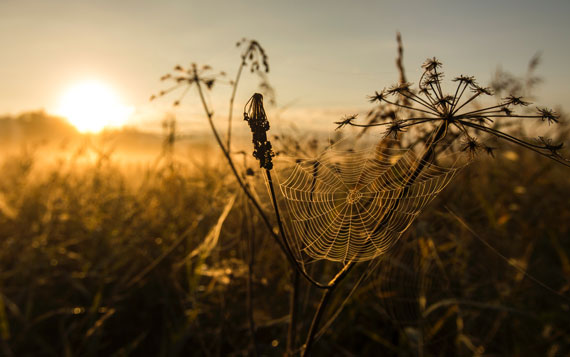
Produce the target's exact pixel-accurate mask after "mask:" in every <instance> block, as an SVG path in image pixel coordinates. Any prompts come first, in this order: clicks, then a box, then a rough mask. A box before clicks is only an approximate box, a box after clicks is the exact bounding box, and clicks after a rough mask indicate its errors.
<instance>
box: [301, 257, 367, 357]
mask: <svg viewBox="0 0 570 357" xmlns="http://www.w3.org/2000/svg"><path fill="white" fill-rule="evenodd" d="M355 264H356V263H355V262H354V260H352V261H350V262H349V263H348V264H347V265H345V266H344V268H343V269H342V270H341V271H340V272H339V273H338V274H337V275H336V276H335V277H334V278H333V279H332V280H331V281H330V282H329V285H330V286H331V288H330V289H328V290H325V291H323V295H322V297H321V302H320V303H319V307H318V308H317V311H316V312H315V316H313V321H312V322H311V327H310V328H309V332H308V334H307V340H306V342H305V348H304V350H303V352H302V354H301V355H302V356H303V357H306V356H309V353H310V352H311V348H312V347H313V342H314V340H315V335H316V333H317V330H318V328H319V324H320V323H321V319H322V317H323V314H324V312H325V309H326V308H327V306H328V304H329V301H330V298H331V295H332V293H333V291H334V290H335V288H336V287H337V286H338V284H339V283H340V282H341V281H342V280H343V279H344V278H345V277H346V276H347V274H348V273H349V272H350V271H351V270H352V268H353V267H354V265H355Z"/></svg>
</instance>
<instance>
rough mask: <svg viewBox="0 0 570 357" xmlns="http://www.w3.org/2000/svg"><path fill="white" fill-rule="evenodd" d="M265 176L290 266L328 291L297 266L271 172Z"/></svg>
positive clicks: (326, 287) (327, 287)
mask: <svg viewBox="0 0 570 357" xmlns="http://www.w3.org/2000/svg"><path fill="white" fill-rule="evenodd" d="M265 175H266V177H267V183H268V184H269V191H270V192H271V201H272V202H273V210H274V211H275V218H276V219H277V226H278V227H279V232H280V233H281V238H282V239H283V242H282V244H283V245H284V246H285V253H286V254H287V256H288V257H289V261H290V262H291V264H292V266H293V267H294V268H296V269H297V271H298V272H299V273H301V275H302V276H303V277H304V278H305V279H307V281H309V282H310V283H311V284H313V285H314V286H316V287H317V288H320V289H330V288H331V285H330V284H328V285H324V284H321V283H319V282H318V281H316V280H315V279H313V278H311V277H310V276H309V275H308V274H307V272H306V271H305V270H304V269H303V268H302V267H301V266H300V265H299V263H298V262H297V260H296V259H295V255H294V254H293V250H292V249H291V246H290V245H289V240H288V239H287V236H286V233H285V229H284V227H283V222H282V220H281V214H280V213H279V206H278V205H277V197H276V195H275V187H274V185H273V179H272V178H271V170H265Z"/></svg>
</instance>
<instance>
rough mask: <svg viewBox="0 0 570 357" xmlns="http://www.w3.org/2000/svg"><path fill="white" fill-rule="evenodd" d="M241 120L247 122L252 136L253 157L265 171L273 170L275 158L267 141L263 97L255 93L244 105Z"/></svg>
mask: <svg viewBox="0 0 570 357" xmlns="http://www.w3.org/2000/svg"><path fill="white" fill-rule="evenodd" d="M243 120H245V121H247V123H248V124H249V127H250V129H251V132H252V134H253V140H252V141H253V157H255V158H256V159H257V160H259V166H260V167H261V168H264V169H266V170H271V169H272V168H273V162H272V158H273V156H275V154H274V153H273V149H272V147H271V142H270V141H269V140H267V131H268V130H269V121H268V120H267V115H266V114H265V109H264V108H263V95H261V94H259V93H255V94H254V95H253V96H252V97H251V98H250V99H249V100H248V101H247V103H246V104H245V108H244V111H243Z"/></svg>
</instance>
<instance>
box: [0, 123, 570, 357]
mask: <svg viewBox="0 0 570 357" xmlns="http://www.w3.org/2000/svg"><path fill="white" fill-rule="evenodd" d="M0 125H2V126H3V128H8V129H3V130H2V133H3V135H5V137H4V138H3V139H2V145H3V148H2V150H3V152H4V154H3V155H2V156H1V157H2V160H1V161H2V162H1V163H0V165H1V168H2V180H1V181H0V227H1V229H0V341H1V342H0V354H1V355H6V356H39V355H46V356H75V355H88V356H95V355H108V356H111V355H113V356H126V355H156V356H175V355H206V356H216V355H243V354H248V353H249V352H250V351H251V346H250V342H249V337H248V336H249V331H248V318H247V312H246V310H247V309H246V294H247V279H246V276H247V266H248V259H247V249H248V248H247V244H246V239H245V238H244V237H246V236H248V235H249V236H253V237H254V239H255V261H254V265H255V270H254V277H253V287H254V296H253V302H254V304H253V305H254V311H253V315H254V319H255V321H256V325H257V330H256V336H257V339H258V349H259V353H260V354H261V355H282V354H283V353H284V351H285V350H284V344H285V341H284V336H285V335H286V326H287V324H286V321H287V314H288V309H287V304H288V299H289V297H288V293H289V289H290V276H289V270H288V266H287V264H286V261H285V259H284V258H283V257H282V255H280V252H279V251H278V249H277V247H276V245H275V243H274V242H273V241H271V240H270V239H269V236H268V234H267V231H266V228H265V227H264V226H263V225H262V223H261V222H259V219H258V218H257V217H256V216H255V214H253V210H252V208H251V207H249V205H248V204H247V202H246V200H245V199H244V197H243V194H240V192H239V190H237V186H236V184H235V181H234V179H233V177H232V176H231V174H230V172H229V170H228V168H227V167H226V166H225V165H224V164H223V161H222V160H212V158H215V157H219V158H220V159H221V154H220V153H218V151H217V148H216V147H214V146H213V144H214V143H213V141H211V140H210V139H209V138H208V137H206V136H198V137H193V138H187V139H184V140H181V141H179V142H176V143H173V144H172V146H173V147H174V149H168V144H165V143H167V142H168V138H167V136H165V135H160V134H152V135H150V134H141V133H138V132H136V131H133V130H116V131H114V132H111V131H107V132H104V133H102V134H96V135H83V134H78V133H77V132H75V130H74V129H73V128H71V127H69V126H68V125H67V124H65V123H64V122H62V121H61V120H60V119H57V118H55V117H51V116H49V115H47V114H44V113H29V114H25V115H22V116H21V117H20V118H4V119H2V120H0ZM565 130H566V129H565V127H562V128H561V129H560V133H561V135H562V134H563V133H564V131H565ZM40 132H41V133H40ZM5 133H8V134H5ZM16 134H17V135H16ZM18 135H19V136H18ZM54 137H57V138H60V139H56V140H53V138H54ZM10 138H11V139H10ZM49 138H52V139H49ZM318 140H320V139H318ZM300 145H304V143H300ZM133 152H137V153H138V154H137V155H139V156H140V160H139V159H133V158H137V157H139V156H137V155H133ZM190 153H191V155H190ZM127 157H129V158H131V159H130V160H125V158H127ZM244 157H245V156H244ZM200 158H208V160H201V159H200ZM236 162H240V161H239V160H236ZM244 165H245V166H240V170H242V171H243V172H245V169H246V168H248V167H250V168H252V169H255V168H256V167H255V165H257V163H255V162H251V161H249V160H247V162H246V163H245V164H244ZM244 177H246V176H244ZM247 180H250V182H252V183H253V182H254V181H255V180H256V177H255V176H254V177H251V176H247ZM259 194H260V195H263V194H264V193H263V191H262V190H260V191H259ZM569 197H570V180H568V169H567V168H565V167H563V166H562V165H558V164H556V163H555V162H553V161H551V160H547V159H542V158H541V159H539V158H537V156H536V155H533V153H530V152H525V151H522V150H518V149H516V148H512V147H508V146H507V147H506V148H503V150H501V151H497V153H496V158H494V159H493V158H491V157H489V158H487V157H481V158H480V159H479V160H477V161H476V162H474V163H472V164H471V165H470V166H468V167H467V168H465V169H463V170H462V171H461V172H460V173H459V174H458V176H457V177H456V178H455V180H454V181H452V183H451V184H450V185H449V186H448V187H447V188H446V189H445V190H444V192H443V193H442V194H441V195H440V196H439V197H438V198H437V199H436V200H435V201H434V202H433V203H432V204H431V205H430V206H429V207H428V209H426V210H425V212H423V213H422V214H421V215H420V217H419V218H418V219H417V220H416V222H415V223H414V224H413V226H412V228H411V229H410V230H409V231H408V232H407V233H406V234H405V236H404V238H403V239H402V241H401V242H400V244H399V245H398V247H396V249H394V250H393V251H392V253H391V254H390V255H389V258H387V259H383V260H380V261H379V263H378V264H377V267H376V268H375V270H374V271H372V272H370V275H369V277H368V279H366V280H365V281H363V282H362V285H361V287H360V288H359V289H358V290H356V292H354V294H353V295H352V297H351V298H350V299H349V300H347V301H346V305H345V307H344V310H343V311H342V312H341V313H340V315H339V317H338V318H337V319H336V320H335V321H334V322H333V324H332V326H331V328H330V329H328V330H327V331H326V333H324V334H323V335H322V337H320V341H319V343H318V344H317V346H316V347H315V351H314V352H315V353H316V354H317V355H346V356H351V355H378V354H381V355H394V356H415V355H529V356H530V355H550V356H557V355H566V354H568V353H570V324H569V321H570V320H569V318H568V316H570V304H569V301H568V298H564V297H561V296H559V295H564V296H568V294H569V290H570V258H569V252H570V239H569V237H570V210H569V208H568V207H569V206H568V198H569ZM251 217H253V218H252V219H251ZM458 217H460V218H459V219H458ZM461 221H463V222H464V223H465V224H466V225H467V226H468V227H469V229H468V228H467V227H466V226H465V224H463V223H461ZM485 242H486V243H485ZM486 244H489V245H491V246H492V247H493V248H489V246H487V245H486ZM494 249H496V251H495V250H494ZM366 268H367V266H366V264H364V265H363V266H360V267H358V268H357V269H356V270H357V271H358V272H357V273H354V274H353V275H352V276H351V277H350V278H349V279H348V280H349V283H347V284H345V285H346V286H343V287H342V289H341V290H342V293H341V294H339V295H337V298H336V300H335V301H334V302H333V306H335V308H334V309H331V310H330V313H329V315H331V314H333V313H334V312H335V311H337V310H338V308H339V306H340V304H342V303H343V299H344V298H345V297H346V296H347V295H348V293H349V289H350V286H351V284H352V283H354V281H355V280H356V279H357V278H358V276H360V274H361V273H363V272H364V269H366ZM523 271H525V272H528V274H529V275H530V276H531V277H529V276H527V275H526V274H524V273H523ZM321 274H325V275H326V272H321ZM543 285H545V286H547V287H548V288H545V287H544V286H543ZM549 289H551V290H549ZM313 293H314V291H313ZM302 294H303V298H302V312H301V314H300V318H301V319H303V320H308V319H310V316H311V311H312V309H313V308H314V306H315V305H316V304H317V302H318V299H317V296H316V295H315V294H311V292H310V291H309V289H308V287H306V286H305V287H304V290H303V293H302ZM557 294H559V295H557ZM303 328H304V329H306V328H307V326H305V327H303Z"/></svg>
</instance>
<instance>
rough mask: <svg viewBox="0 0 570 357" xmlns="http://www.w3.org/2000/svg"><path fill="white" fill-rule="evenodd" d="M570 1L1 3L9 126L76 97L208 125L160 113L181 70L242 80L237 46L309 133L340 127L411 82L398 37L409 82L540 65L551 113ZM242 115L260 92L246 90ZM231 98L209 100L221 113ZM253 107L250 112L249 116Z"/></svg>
mask: <svg viewBox="0 0 570 357" xmlns="http://www.w3.org/2000/svg"><path fill="white" fill-rule="evenodd" d="M569 15H570V1H568V0H560V1H557V0H543V1H527V0H519V1H514V0H513V1H511V0H508V1H497V0H479V1H451V0H450V1H443V0H442V1H405V0H402V1H390V2H389V1H380V0H379V1H296V0H290V1H272V0H265V1H257V0H250V1H238V0H234V1H218V0H210V1H194V0H177V1H174V0H171V1H169V0H163V1H147V0H137V1H134V0H124V1H118V0H114V1H108V0H89V1H88V0H75V1H70V0H49V1H48V0H43V1H40V0H35V1H30V0H17V1H14V0H0V49H1V51H0V115H2V114H17V113H20V112H24V111H29V110H38V109H44V110H46V111H48V112H52V111H54V110H55V108H56V106H57V103H58V101H59V100H60V98H61V97H62V95H63V93H64V92H65V91H66V89H67V88H69V87H71V86H73V85H74V84H75V83H78V82H80V81H84V80H88V79H97V80H99V81H101V82H104V83H106V84H108V85H109V86H110V87H112V88H113V89H114V90H115V91H116V92H117V93H119V95H120V97H121V100H122V101H123V102H124V103H125V104H126V105H129V106H132V107H133V108H134V116H133V117H132V119H131V121H130V122H129V124H130V125H133V126H138V127H141V128H145V127H151V126H152V125H151V123H152V122H153V121H154V122H158V121H159V120H160V119H162V117H163V116H164V113H166V112H172V111H174V114H175V115H177V117H178V118H179V120H181V121H185V122H186V123H193V122H198V121H203V118H200V107H199V102H198V101H197V99H196V96H195V95H194V94H193V93H189V95H188V99H187V100H186V101H185V102H184V103H183V105H182V106H181V108H179V109H173V108H172V106H171V104H172V101H173V100H174V99H175V98H174V97H172V98H167V99H165V100H159V101H155V102H149V100H148V99H149V97H150V95H151V94H153V93H156V92H158V91H159V90H160V89H163V88H164V87H165V86H164V83H161V82H160V81H159V78H160V76H162V75H163V74H165V73H167V72H169V71H170V70H171V69H172V68H173V67H174V66H175V65H177V64H182V65H187V64H189V63H191V62H196V63H198V64H209V65H211V66H212V67H213V68H215V69H216V70H224V71H226V72H228V74H230V75H231V76H233V75H234V74H235V72H236V70H237V66H238V65H239V54H240V52H239V49H236V47H235V43H236V41H237V40H239V39H241V38H242V37H247V38H254V39H257V40H258V41H259V42H260V43H261V44H262V46H263V47H264V48H265V50H266V51H267V54H268V55H269V63H270V66H271V71H270V73H269V80H270V82H271V84H272V85H273V86H274V87H275V89H276V93H277V103H278V107H280V108H282V112H283V113H288V114H289V118H290V120H292V121H296V122H297V124H299V125H301V126H302V124H303V123H305V124H306V123H311V122H319V123H320V122H321V121H323V120H328V121H329V122H333V121H335V120H338V116H339V115H340V113H346V114H351V111H358V110H365V109H366V108H369V104H368V103H367V98H366V96H367V95H369V94H372V93H373V92H374V91H375V90H381V89H382V88H384V87H388V86H390V85H391V84H393V83H395V82H396V81H397V79H398V74H397V71H396V67H395V65H394V60H395V57H396V41H395V34H396V32H397V31H400V32H401V34H402V38H403V42H404V51H405V52H404V65H405V68H406V72H407V76H408V80H409V81H411V82H417V80H418V78H419V76H420V74H421V69H420V65H421V63H422V62H423V61H424V60H425V59H426V58H427V57H432V56H436V57H438V58H439V59H440V60H441V61H442V62H443V63H444V71H445V72H446V74H447V78H453V77H454V76H456V75H460V74H466V75H474V76H476V78H478V80H479V82H480V83H488V81H489V80H490V78H491V76H492V74H493V72H494V71H495V70H496V69H497V68H498V67H499V66H501V67H502V68H503V69H505V70H508V71H510V72H512V73H514V74H524V72H525V70H526V67H527V64H528V62H529V60H530V59H531V57H532V56H533V55H534V54H535V53H537V52H540V53H541V54H542V56H541V59H542V62H541V65H540V67H539V68H538V74H539V75H540V76H541V77H542V78H543V80H544V82H543V83H541V85H540V86H539V87H538V88H537V91H536V97H537V98H536V100H537V103H539V104H541V105H546V106H550V107H556V106H558V105H561V106H562V108H563V109H564V108H565V109H568V108H569V106H570V102H569V100H568V98H569V94H570V70H569V67H568V64H569V63H570V41H569V40H568V38H569V37H570V21H568V16H569ZM242 84H243V86H241V87H240V91H239V92H238V96H237V98H236V106H238V104H237V103H245V101H246V100H247V98H248V97H249V96H251V94H252V93H253V92H254V91H255V90H256V89H257V87H256V81H255V79H254V78H251V76H246V78H245V80H244V82H243V83H242ZM228 98H229V88H228V87H227V86H225V87H224V86H220V87H219V88H217V89H216V90H215V91H213V92H212V93H211V95H210V100H211V101H212V105H213V106H214V110H216V108H219V111H220V112H221V111H222V110H223V106H224V105H226V104H225V103H226V102H227V99H228ZM240 105H243V104H240Z"/></svg>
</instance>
